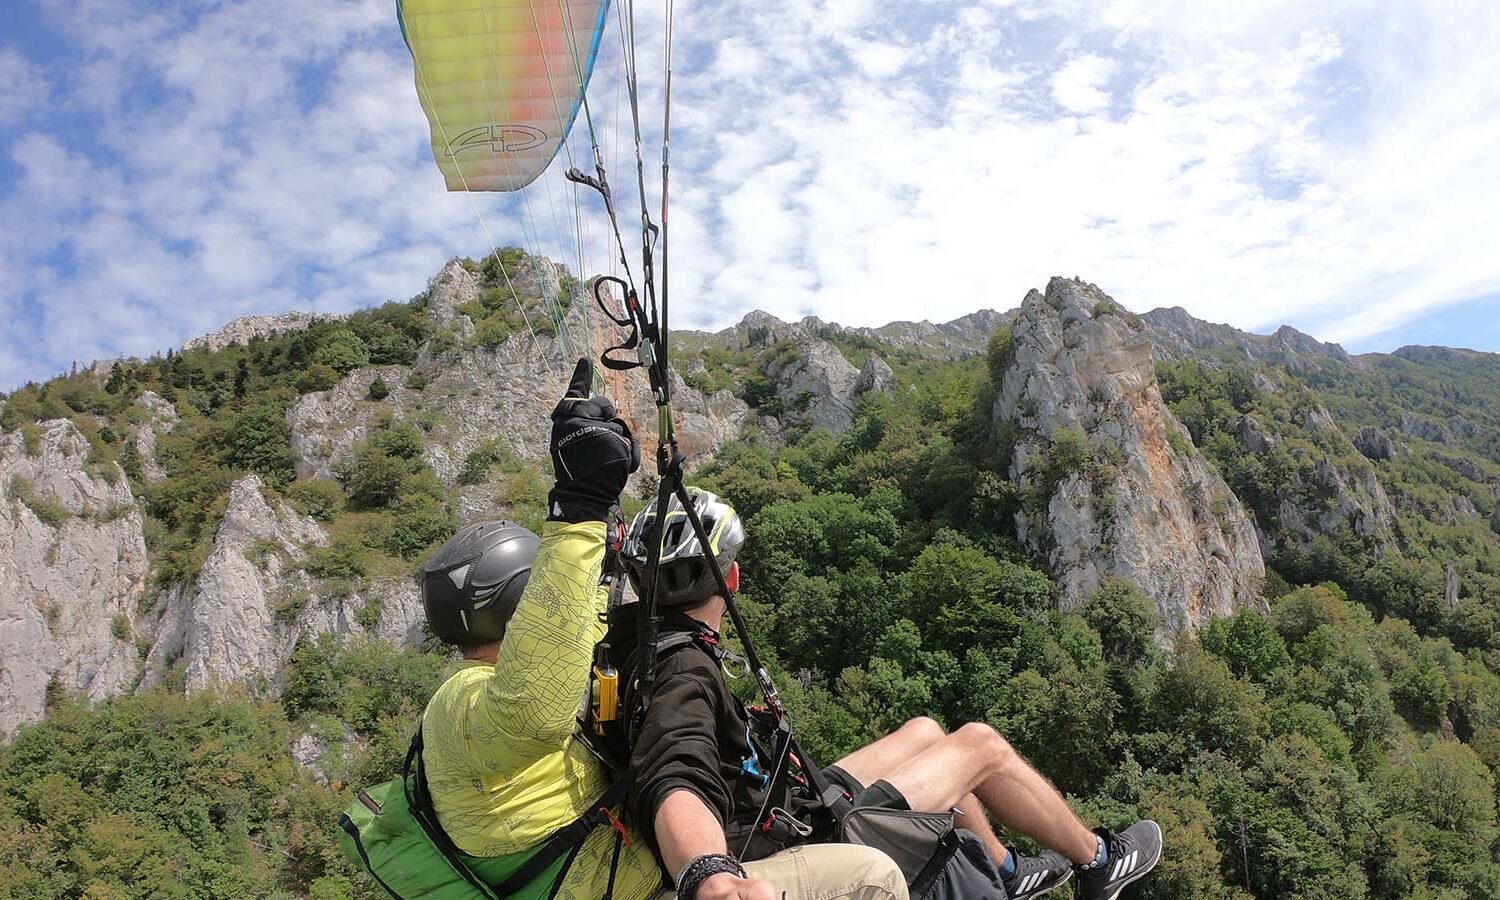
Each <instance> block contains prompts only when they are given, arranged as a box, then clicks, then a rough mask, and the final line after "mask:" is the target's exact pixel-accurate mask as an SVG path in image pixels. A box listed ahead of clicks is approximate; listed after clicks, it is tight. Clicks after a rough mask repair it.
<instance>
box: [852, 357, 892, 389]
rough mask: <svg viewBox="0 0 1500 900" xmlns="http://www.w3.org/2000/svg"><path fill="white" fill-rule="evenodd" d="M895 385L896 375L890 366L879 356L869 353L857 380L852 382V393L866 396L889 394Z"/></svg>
mask: <svg viewBox="0 0 1500 900" xmlns="http://www.w3.org/2000/svg"><path fill="white" fill-rule="evenodd" d="M895 383H896V373H895V372H894V371H892V370H891V367H890V364H889V363H887V362H886V361H885V360H883V359H881V358H880V354H878V353H871V354H870V356H869V358H868V359H866V360H865V364H864V366H863V367H861V368H860V370H859V378H858V379H857V380H856V381H855V382H854V392H855V393H856V394H868V393H870V392H871V391H878V392H879V393H882V394H889V393H890V392H891V389H892V387H893V386H894V385H895Z"/></svg>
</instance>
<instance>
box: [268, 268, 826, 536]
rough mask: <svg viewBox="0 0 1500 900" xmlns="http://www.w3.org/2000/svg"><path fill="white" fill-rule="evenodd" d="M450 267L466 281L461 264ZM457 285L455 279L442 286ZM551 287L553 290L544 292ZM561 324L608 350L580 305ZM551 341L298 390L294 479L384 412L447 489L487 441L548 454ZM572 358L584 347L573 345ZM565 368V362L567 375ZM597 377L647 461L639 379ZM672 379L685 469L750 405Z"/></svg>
mask: <svg viewBox="0 0 1500 900" xmlns="http://www.w3.org/2000/svg"><path fill="white" fill-rule="evenodd" d="M544 262H545V261H544ZM455 265H457V264H456V263H453V264H450V266H449V269H452V268H453V267H454V266H455ZM457 270H458V271H459V272H462V273H463V276H467V277H470V278H472V276H469V273H468V271H467V270H466V269H464V268H463V267H462V266H461V265H458V266H457ZM445 271H448V270H445ZM541 271H542V274H541V275H540V276H538V275H537V274H536V273H535V272H533V273H532V275H531V276H530V277H531V278H532V279H533V282H534V281H535V279H536V278H538V277H548V278H550V279H552V280H553V281H556V280H557V279H558V278H560V275H559V274H558V267H555V266H554V267H550V268H544V269H542V270H541ZM549 272H550V273H551V274H550V275H549V274H548V273H549ZM460 282H461V278H460V277H459V276H457V275H455V280H454V282H450V284H456V283H460ZM556 287H557V285H556V284H552V285H551V289H554V290H555V289H556ZM436 291H437V287H435V288H434V292H436ZM429 303H431V301H429ZM430 310H431V306H429V311H430ZM566 323H567V326H568V328H567V333H568V334H570V335H572V336H573V338H574V339H575V340H581V339H582V336H586V335H588V334H589V331H590V329H591V328H593V329H598V333H596V334H595V335H594V344H595V345H596V346H598V347H603V346H607V344H606V342H605V340H606V338H612V337H613V335H611V334H607V333H605V332H604V331H603V326H602V325H601V324H600V322H599V321H598V320H597V319H594V318H590V317H589V316H588V315H587V314H586V313H585V311H584V309H583V307H582V305H581V304H574V306H573V307H572V308H571V309H570V310H569V312H568V316H567V319H566ZM559 345H560V339H558V338H555V337H551V336H548V335H545V334H541V335H538V336H537V337H536V339H535V340H533V338H532V336H531V335H530V334H529V333H525V332H520V333H516V334H512V335H510V336H509V337H508V338H507V339H506V340H505V341H503V342H502V343H500V344H498V345H496V346H494V347H480V346H472V347H462V348H458V349H453V350H449V351H446V352H444V353H442V354H439V355H433V354H432V353H431V352H429V350H428V349H427V348H424V349H423V351H422V353H421V354H420V355H419V358H418V361H417V365H416V366H415V368H414V369H408V368H405V367H402V366H384V367H372V368H366V369H356V370H355V371H353V372H351V373H349V375H348V376H347V377H345V378H344V380H343V381H341V382H340V383H339V384H337V385H336V386H334V387H333V388H331V389H329V390H327V391H319V392H315V393H310V394H304V395H303V396H302V397H301V398H300V399H299V400H298V401H297V403H296V404H295V405H294V406H293V407H292V408H291V409H290V410H289V411H288V413H287V420H288V424H289V425H290V428H291V444H292V452H293V456H294V458H295V465H296V470H297V474H298V477H301V478H311V477H323V478H331V477H334V476H335V475H336V473H337V471H338V468H339V465H340V463H342V462H343V461H345V460H347V459H348V458H349V456H350V454H351V453H352V451H353V449H354V448H355V447H356V446H358V444H359V443H360V442H361V441H363V440H365V439H366V438H367V437H369V435H370V433H371V430H372V428H373V426H374V425H375V423H376V422H377V420H379V419H380V418H381V417H383V416H391V417H393V418H395V419H396V420H400V421H408V422H414V423H416V424H417V425H418V426H419V427H421V428H422V429H423V431H425V432H426V433H427V440H426V441H425V444H426V447H425V450H424V458H425V459H426V461H427V463H428V464H430V465H431V466H432V467H433V469H434V470H435V471H436V472H437V473H438V475H439V476H440V477H441V478H442V479H443V480H444V482H446V483H448V484H453V483H455V482H456V480H457V478H458V475H459V472H461V471H462V469H463V465H464V460H465V459H466V458H467V457H468V455H469V454H470V453H472V452H473V451H474V450H476V449H477V448H478V447H479V446H480V445H481V444H483V443H484V442H486V441H488V440H492V439H495V438H500V439H503V440H504V441H505V442H506V444H507V445H509V447H510V449H511V450H512V451H514V452H515V454H516V455H517V456H518V457H520V458H521V459H525V460H539V459H542V458H543V457H545V456H546V453H547V439H548V434H549V428H550V425H549V421H550V420H549V419H548V416H549V414H550V413H551V411H552V408H553V406H555V405H556V403H557V398H558V396H559V395H560V394H561V391H562V389H563V387H564V386H565V383H566V380H567V373H565V372H564V371H563V362H562V360H563V359H564V357H566V356H569V355H570V354H569V353H568V351H567V349H566V348H564V347H562V346H559ZM572 352H574V353H579V352H584V351H582V350H579V349H576V348H575V349H574V350H573V351H572ZM834 352H835V353H836V352H837V351H834ZM845 365H846V366H847V365H848V364H847V363H845ZM571 368H572V367H571V364H569V365H568V367H567V370H568V372H571ZM850 368H851V370H852V367H850ZM599 373H600V377H601V378H602V379H603V383H602V384H601V386H600V387H599V390H601V391H602V392H603V393H604V394H606V395H608V396H609V397H611V398H612V399H613V400H614V401H615V403H616V405H617V406H618V407H619V409H620V411H621V415H622V416H624V417H625V419H626V420H627V421H629V422H630V423H631V426H632V427H633V428H634V429H635V431H636V434H637V436H638V437H639V438H640V439H641V443H642V448H643V450H644V451H645V452H646V453H647V454H648V456H649V454H650V453H651V452H653V451H654V449H655V432H656V406H655V403H654V401H653V399H652V397H651V394H650V390H649V388H648V386H647V384H646V379H645V377H644V376H643V375H640V374H639V373H635V374H625V375H621V374H619V373H612V372H609V371H607V370H604V369H602V368H601V369H600V370H599ZM414 375H416V376H420V383H421V389H420V390H418V389H416V388H414V387H411V386H409V385H410V384H412V383H413V376H414ZM376 377H380V378H381V379H382V380H383V381H384V382H385V383H386V384H387V385H388V386H389V388H390V394H389V396H387V397H385V398H384V399H383V400H381V401H378V402H377V401H371V400H370V399H369V389H370V383H371V382H372V381H374V379H375V378H376ZM673 379H674V380H673V388H672V390H673V394H672V397H673V409H674V410H675V411H676V413H677V429H678V439H679V442H680V444H681V445H682V447H683V449H684V450H685V451H686V452H688V453H689V454H690V456H691V464H692V465H694V466H697V465H702V464H703V463H705V462H708V461H709V460H711V459H712V458H713V454H714V453H715V452H716V451H717V450H718V448H719V447H720V446H722V445H723V444H724V443H726V442H728V441H730V440H733V439H734V438H737V437H739V436H740V434H741V433H743V431H744V428H745V426H746V425H747V424H749V422H750V421H751V415H750V407H749V406H747V405H746V404H745V402H744V401H743V400H740V399H739V398H738V397H735V396H734V395H733V394H732V393H730V392H729V391H719V392H718V393H716V394H714V395H713V396H705V395H704V394H703V392H702V391H699V390H697V389H695V388H693V387H691V386H689V385H688V384H687V383H686V382H685V381H683V380H682V378H681V377H680V375H678V374H677V373H676V372H675V371H674V373H673ZM851 381H852V378H851ZM483 503H484V501H483V500H475V501H474V503H471V504H469V506H470V507H471V510H472V509H473V507H474V505H475V504H483ZM476 514H477V513H476Z"/></svg>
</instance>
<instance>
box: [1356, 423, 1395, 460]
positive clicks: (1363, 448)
mask: <svg viewBox="0 0 1500 900" xmlns="http://www.w3.org/2000/svg"><path fill="white" fill-rule="evenodd" d="M1354 449H1356V450H1358V451H1359V452H1360V453H1361V454H1363V455H1364V457H1365V458H1366V459H1369V460H1373V461H1375V462H1381V461H1383V460H1387V459H1395V458H1396V452H1397V449H1396V444H1395V442H1394V441H1392V440H1391V439H1390V436H1389V435H1387V434H1386V433H1385V432H1384V431H1381V430H1380V429H1379V428H1373V427H1371V426H1369V425H1366V426H1365V427H1363V428H1361V429H1360V430H1359V434H1357V435H1355V437H1354Z"/></svg>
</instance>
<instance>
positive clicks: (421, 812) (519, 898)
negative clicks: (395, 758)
mask: <svg viewBox="0 0 1500 900" xmlns="http://www.w3.org/2000/svg"><path fill="white" fill-rule="evenodd" d="M626 790H627V783H626V781H625V780H624V779H618V780H616V781H615V782H614V783H613V784H612V785H611V786H610V788H609V790H608V791H606V792H605V794H604V796H603V797H601V798H599V801H598V802H597V803H595V804H594V805H593V807H592V808H591V809H590V810H589V811H588V812H586V813H584V814H583V815H582V816H580V817H579V818H577V819H575V820H574V821H573V822H570V823H569V824H567V825H564V826H563V827H562V828H559V829H558V830H557V831H555V832H553V834H552V836H551V837H549V838H547V840H545V841H543V842H542V843H541V844H540V845H538V846H537V847H534V848H532V849H530V850H523V851H521V852H520V853H511V854H508V855H506V856H497V857H487V858H481V857H474V856H469V855H468V854H466V853H464V852H463V851H462V850H459V849H458V847H457V846H456V845H455V844H454V843H453V841H452V840H451V839H450V838H449V837H448V835H447V834H445V833H444V832H443V829H442V826H440V825H439V824H438V819H437V813H436V812H435V811H434V810H433V807H432V795H431V794H430V793H429V792H428V790H427V773H426V770H425V768H424V767H423V765H422V732H421V730H420V729H418V730H417V733H416V735H415V736H414V737H413V738H412V740H411V748H410V749H409V750H407V752H406V762H405V763H404V764H403V765H402V767H401V777H400V778H393V779H391V780H390V781H387V782H384V783H382V784H378V785H376V786H375V787H372V788H369V789H368V790H363V791H360V792H359V794H357V795H356V796H355V799H354V802H353V803H351V804H349V806H348V808H347V809H345V810H344V814H343V815H342V816H340V817H339V845H340V846H341V847H342V848H343V851H344V855H345V856H347V857H349V859H350V860H352V861H353V862H355V863H357V864H358V865H360V866H361V867H363V868H364V869H365V871H367V872H369V873H370V877H372V878H373V879H375V883H376V884H378V885H380V886H381V887H382V888H383V889H384V890H385V892H386V893H387V894H390V895H391V896H392V897H394V898H397V900H407V898H417V897H421V898H432V900H473V898H475V897H483V898H486V900H550V898H552V897H554V896H556V894H557V891H558V889H559V888H560V887H561V886H562V882H563V878H564V877H565V876H566V875H567V874H568V869H569V867H570V866H572V864H573V858H574V857H575V856H576V855H577V854H578V849H579V848H580V847H582V846H583V842H584V841H585V840H587V839H588V836H589V835H590V834H592V833H593V831H594V829H596V828H598V827H600V826H601V825H614V824H615V822H616V819H615V818H614V816H613V814H612V813H611V812H610V810H611V809H613V808H614V807H616V806H618V805H619V804H620V803H621V801H623V800H624V798H625V793H626ZM622 836H623V835H622V834H621V835H616V837H615V859H616V860H618V859H619V854H620V844H621V839H622ZM613 890H614V869H613V867H611V870H610V890H609V893H613ZM606 896H608V895H606Z"/></svg>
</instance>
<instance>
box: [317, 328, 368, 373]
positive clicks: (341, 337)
mask: <svg viewBox="0 0 1500 900" xmlns="http://www.w3.org/2000/svg"><path fill="white" fill-rule="evenodd" d="M312 361H313V362H314V363H317V364H320V365H325V366H327V367H329V368H330V369H333V370H334V371H336V372H338V373H339V374H340V375H347V374H349V372H351V371H352V370H354V369H358V368H360V367H362V366H368V365H369V364H370V348H369V347H368V346H367V345H366V344H365V342H364V340H363V339H361V338H360V336H359V335H357V334H355V333H354V332H353V331H352V330H350V329H348V328H340V329H337V330H335V331H334V332H332V333H331V334H329V335H328V336H327V337H325V338H324V339H323V342H322V344H321V346H319V347H318V349H317V351H316V352H315V353H313V360H312Z"/></svg>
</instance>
